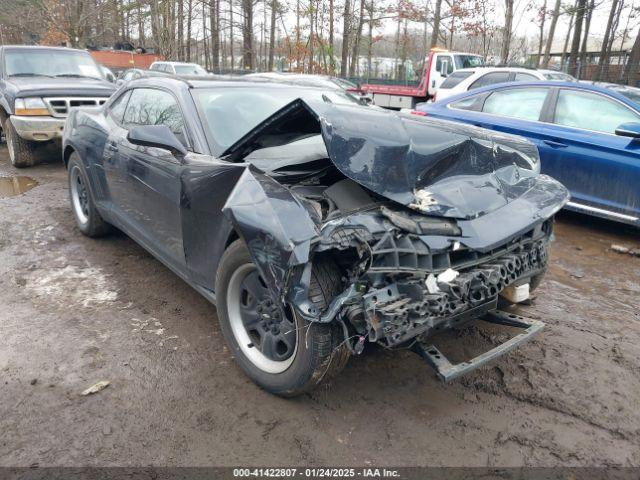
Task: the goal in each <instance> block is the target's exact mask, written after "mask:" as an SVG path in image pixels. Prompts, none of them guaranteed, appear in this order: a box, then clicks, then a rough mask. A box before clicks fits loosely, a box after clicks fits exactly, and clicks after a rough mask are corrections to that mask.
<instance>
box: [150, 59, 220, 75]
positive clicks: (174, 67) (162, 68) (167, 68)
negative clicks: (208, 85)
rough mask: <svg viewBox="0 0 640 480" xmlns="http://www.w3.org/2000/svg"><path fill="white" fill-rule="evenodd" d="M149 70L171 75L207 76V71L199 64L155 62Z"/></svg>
mask: <svg viewBox="0 0 640 480" xmlns="http://www.w3.org/2000/svg"><path fill="white" fill-rule="evenodd" d="M149 70H154V71H157V72H164V73H170V74H172V75H185V76H193V75H196V76H205V75H208V73H207V71H206V70H205V69H204V68H202V67H201V66H200V65H198V64H197V63H187V62H153V63H152V64H151V66H150V67H149Z"/></svg>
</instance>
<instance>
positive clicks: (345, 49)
mask: <svg viewBox="0 0 640 480" xmlns="http://www.w3.org/2000/svg"><path fill="white" fill-rule="evenodd" d="M350 18H351V7H350V0H344V12H343V13H342V55H341V60H340V76H341V77H345V76H346V75H347V62H348V60H349V30H350V28H351V25H350Z"/></svg>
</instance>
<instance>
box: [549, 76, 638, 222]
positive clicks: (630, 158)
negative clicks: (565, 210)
mask: <svg viewBox="0 0 640 480" xmlns="http://www.w3.org/2000/svg"><path fill="white" fill-rule="evenodd" d="M555 97H556V98H555V101H554V109H553V116H552V121H553V124H552V125H549V126H547V127H546V139H545V144H546V148H545V151H544V152H543V154H544V156H543V169H544V170H545V171H546V172H547V173H548V174H549V175H551V176H553V177H554V178H556V179H558V180H559V181H560V182H562V183H563V184H565V186H566V187H567V188H568V189H569V190H570V191H571V195H572V200H571V201H572V202H573V203H577V204H579V205H586V206H589V207H591V208H600V209H604V210H606V211H608V212H614V213H615V214H618V215H627V216H631V217H634V218H638V217H640V142H638V141H637V140H633V139H630V138H628V137H622V136H618V135H615V129H616V128H617V127H618V126H619V125H620V124H622V123H627V122H635V123H640V112H638V111H635V110H633V109H632V108H630V107H629V106H627V105H625V104H624V103H622V102H620V101H618V100H617V99H615V98H613V97H609V96H607V95H605V94H603V93H599V92H593V91H584V90H578V89H571V88H561V89H558V90H556V93H555ZM627 220H633V218H629V219H627Z"/></svg>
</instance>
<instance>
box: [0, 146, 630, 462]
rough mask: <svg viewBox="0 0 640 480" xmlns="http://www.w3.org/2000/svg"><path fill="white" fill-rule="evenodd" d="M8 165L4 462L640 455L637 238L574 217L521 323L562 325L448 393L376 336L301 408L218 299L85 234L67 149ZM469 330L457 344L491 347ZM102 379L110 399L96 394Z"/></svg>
mask: <svg viewBox="0 0 640 480" xmlns="http://www.w3.org/2000/svg"><path fill="white" fill-rule="evenodd" d="M0 175H3V176H14V175H28V176H30V177H32V178H33V179H35V180H36V181H37V182H38V184H39V185H38V186H36V187H35V188H33V189H31V190H29V191H28V192H26V193H24V194H23V195H20V196H14V197H8V198H0V306H1V307H2V308H1V309H0V342H1V344H2V346H1V347H0V379H1V383H0V465H4V466H9V465H10V466H30V465H35V464H37V465H40V466H51V465H65V466H71V465H73V466H80V465H95V466H104V465H109V466H120V465H127V466H142V465H190V466H196V465H197V466H204V465H226V466H229V465H242V466H244V465H273V466H285V465H298V466H300V465H354V466H369V465H370V466H378V465H380V466H381V465H393V466H401V465H407V466H409V465H433V466H521V465H529V466H555V465H572V466H579V465H580V466H582V465H599V466H603V465H607V466H611V465H621V466H639V465H640V408H638V398H640V313H639V312H640V273H639V272H640V258H638V257H634V256H632V255H629V254H619V253H615V252H613V251H611V250H610V246H611V244H613V243H616V244H623V245H627V246H630V247H638V246H639V245H640V235H639V233H640V232H638V231H637V230H634V229H630V228H625V227H622V226H620V225H617V224H613V223H608V222H601V221H595V220H593V219H591V218H588V217H584V216H579V215H569V214H563V215H561V216H560V218H559V220H558V223H557V228H556V236H557V239H556V242H555V243H554V244H553V247H552V252H551V255H552V259H551V269H550V273H549V275H548V276H547V278H546V280H545V282H544V283H543V285H542V286H541V287H540V289H539V290H538V291H537V292H536V293H537V298H536V300H535V301H534V302H533V305H530V306H521V307H518V309H517V310H518V311H519V312H520V313H522V314H524V315H527V316H530V317H534V318H538V319H541V320H543V321H545V322H546V323H547V328H545V329H544V330H543V332H542V333H541V334H540V335H539V336H538V337H537V338H536V340H534V341H533V342H530V343H528V344H526V345H525V346H524V347H522V348H520V349H519V350H517V351H515V352H513V353H511V354H509V355H508V356H506V357H503V358H502V359H500V360H499V361H498V362H496V363H494V364H492V365H491V366H489V367H487V368H485V369H482V370H480V371H478V372H476V373H474V374H472V375H470V376H467V377H465V378H463V379H461V380H457V381H455V382H453V383H451V384H448V385H443V384H441V383H440V382H439V381H437V380H436V378H435V375H434V374H433V372H432V371H431V370H430V369H429V368H428V367H427V366H426V365H425V364H424V363H423V362H422V361H421V360H420V359H419V358H418V357H417V356H416V355H414V354H412V353H409V352H406V351H394V352H389V351H384V350H382V349H379V348H371V349H368V350H367V351H365V354H363V355H362V356H360V357H358V358H354V359H352V360H351V362H350V364H349V365H348V366H347V368H346V369H345V371H344V372H343V374H342V375H341V376H340V377H339V378H338V379H337V380H336V381H335V382H334V383H333V384H332V385H331V386H329V387H327V388H325V389H322V390H320V391H316V392H314V393H312V394H310V395H307V396H303V397H301V398H297V399H294V400H283V399H280V398H276V397H273V396H271V395H269V394H267V393H265V392H263V391H261V390H260V389H258V388H257V387H256V386H255V385H254V384H253V383H251V382H250V381H249V380H248V379H247V378H246V377H245V376H244V375H243V374H242V372H241V371H240V369H239V368H238V367H236V365H235V364H234V361H233V359H232V358H231V356H230V354H229V352H228V350H227V349H226V348H225V346H224V342H223V339H222V335H221V333H220V329H219V327H218V324H217V319H216V310H215V307H213V306H212V305H210V304H209V303H208V302H207V301H206V300H205V299H204V298H202V297H201V296H200V295H199V294H198V293H196V292H195V291H194V290H192V289H191V288H190V287H189V286H187V285H186V284H185V283H183V282H182V281H181V280H180V279H179V278H178V277H176V276H175V275H174V274H173V273H171V272H170V271H169V270H168V269H166V268H165V267H164V266H163V265H161V264H160V263H159V262H158V261H156V260H154V259H153V258H152V257H151V256H150V255H149V254H147V253H146V252H145V251H144V250H143V249H142V248H140V247H139V246H137V245H136V244H135V243H133V241H131V240H130V239H129V238H127V237H126V236H125V235H124V234H114V235H112V236H110V237H107V238H105V239H101V240H91V239H88V238H85V237H83V236H82V235H80V233H79V232H78V230H77V229H76V228H75V226H74V222H73V218H72V214H71V211H70V208H69V204H68V199H67V187H66V172H65V171H64V169H63V167H62V165H61V164H60V163H58V162H57V161H52V163H50V164H45V165H40V166H37V167H34V168H31V169H27V170H22V171H18V170H16V169H14V168H12V167H11V166H10V163H9V160H8V156H7V152H6V149H5V148H4V147H2V148H0ZM502 335H503V334H502V333H501V331H500V330H499V329H498V330H495V329H494V330H489V331H488V333H486V332H485V333H483V331H480V330H478V329H474V328H471V329H467V330H465V331H463V332H461V333H459V336H460V342H459V343H458V345H457V346H454V350H455V349H457V350H458V351H457V352H454V354H455V353H458V354H463V353H466V352H467V350H466V347H465V348H463V347H461V346H460V343H465V342H466V343H465V345H471V346H474V345H478V344H480V343H482V342H485V343H486V342H489V343H492V342H495V341H496V340H499V339H500V337H501V336H502ZM100 380H108V381H109V382H111V384H110V385H109V386H108V387H107V388H106V389H104V390H102V391H101V392H99V393H97V394H95V395H90V396H82V395H81V392H82V391H83V390H84V389H86V388H87V387H89V386H91V385H93V384H95V383H96V382H98V381H100Z"/></svg>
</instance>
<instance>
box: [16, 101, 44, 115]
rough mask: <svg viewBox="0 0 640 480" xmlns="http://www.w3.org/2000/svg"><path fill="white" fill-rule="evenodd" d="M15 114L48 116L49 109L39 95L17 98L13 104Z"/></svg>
mask: <svg viewBox="0 0 640 480" xmlns="http://www.w3.org/2000/svg"><path fill="white" fill-rule="evenodd" d="M14 112H15V114H16V115H22V116H44V115H46V116H49V115H50V113H49V109H48V108H47V106H46V105H45V103H44V100H42V99H41V98H39V97H27V98H17V99H16V102H15V104H14Z"/></svg>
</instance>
